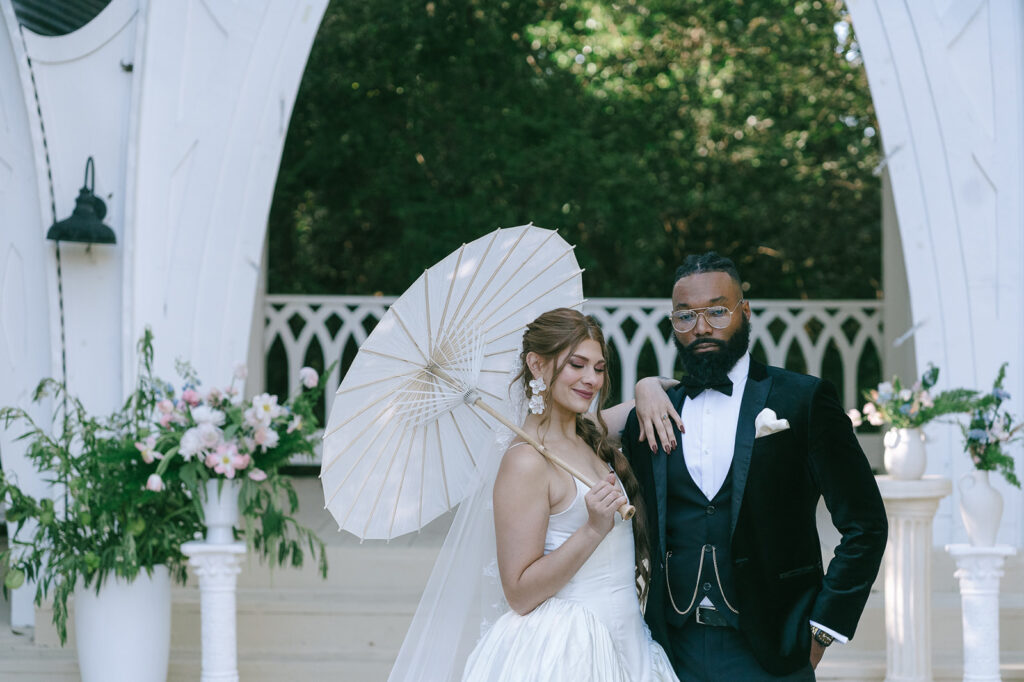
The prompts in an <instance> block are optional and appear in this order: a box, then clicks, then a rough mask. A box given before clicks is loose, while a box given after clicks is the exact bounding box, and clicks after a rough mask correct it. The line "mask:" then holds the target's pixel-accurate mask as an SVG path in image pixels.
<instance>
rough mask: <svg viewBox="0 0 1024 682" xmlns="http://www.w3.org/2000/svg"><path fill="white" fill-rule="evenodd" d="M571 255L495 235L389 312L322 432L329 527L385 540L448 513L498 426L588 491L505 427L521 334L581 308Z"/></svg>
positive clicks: (432, 273) (426, 279)
mask: <svg viewBox="0 0 1024 682" xmlns="http://www.w3.org/2000/svg"><path fill="white" fill-rule="evenodd" d="M573 248H574V247H572V246H570V245H569V244H567V243H566V242H565V241H564V240H563V239H562V238H561V237H559V236H558V234H557V232H555V231H552V230H545V229H542V228H539V227H535V226H533V225H523V226H520V227H513V228H508V229H502V230H496V231H495V232H492V233H490V234H488V235H485V236H484V237H481V238H480V239H477V240H476V241H473V242H471V243H469V244H464V245H463V246H462V247H461V248H460V249H458V250H457V251H455V252H454V253H452V254H451V255H449V256H448V257H447V258H445V259H444V260H442V261H441V262H440V263H438V264H436V265H434V266H433V267H431V268H430V269H428V270H426V271H425V272H424V273H423V275H422V276H420V278H419V279H417V280H416V282H415V283H413V285H412V286H411V287H410V288H409V289H408V290H407V291H406V292H405V293H404V294H402V296H401V297H400V298H399V299H398V300H397V301H395V303H394V304H393V305H392V306H391V307H390V308H389V309H388V311H387V312H386V313H385V314H384V316H383V317H382V318H381V320H380V322H378V323H377V326H376V327H375V328H374V330H373V332H372V333H371V334H370V336H369V337H367V339H366V341H365V342H364V343H363V345H362V346H361V347H360V349H359V352H358V353H357V354H356V357H355V359H354V360H353V362H352V365H351V367H350V368H349V370H348V372H347V373H346V374H345V378H344V380H343V381H342V382H341V385H340V386H339V387H338V392H337V395H336V397H335V399H334V404H333V406H332V407H331V414H330V418H329V419H328V421H327V428H326V429H325V431H324V447H323V464H322V468H321V472H320V478H321V479H322V482H323V486H324V499H325V500H326V503H327V504H326V506H327V509H329V510H330V512H331V514H333V515H334V518H335V519H336V520H337V521H338V524H339V528H341V529H344V530H346V531H348V532H350V533H352V534H354V535H356V536H358V537H360V538H363V539H371V538H372V539H389V538H393V537H397V536H399V535H403V534H405V533H408V532H411V531H414V530H418V529H420V528H422V527H423V526H424V525H426V524H427V523H429V522H430V521H432V520H433V519H435V518H437V517H438V516H440V515H441V514H443V513H444V512H446V511H448V510H449V509H451V508H452V507H454V506H455V505H456V504H458V503H459V502H460V501H461V500H462V499H463V498H464V497H465V495H466V494H467V493H468V492H469V491H470V490H471V487H472V485H473V483H474V481H475V480H476V470H477V462H476V459H475V458H476V457H477V456H478V455H479V454H480V453H486V452H487V451H488V447H489V446H490V444H491V443H492V442H493V440H494V430H495V429H496V428H499V427H498V424H499V423H500V424H504V425H505V426H507V427H508V428H510V429H512V430H513V431H516V432H517V433H518V434H519V435H520V436H522V437H524V438H526V439H527V440H529V441H530V442H531V444H533V445H534V447H537V449H538V450H540V451H541V452H542V453H544V454H545V456H548V457H549V458H550V459H552V461H554V462H555V463H556V464H559V466H562V467H563V468H565V469H566V470H567V471H569V473H571V474H573V475H574V476H576V477H577V478H580V479H581V480H583V481H584V482H585V483H587V484H588V485H592V483H590V482H589V481H587V479H586V478H585V477H583V476H582V475H581V474H580V473H579V472H577V471H575V470H573V469H572V468H570V467H568V466H566V465H565V464H564V463H562V462H560V461H558V460H557V458H556V457H554V456H553V455H551V453H549V452H547V451H546V449H544V448H543V446H541V445H540V444H539V443H536V442H535V441H533V439H532V438H529V436H527V434H525V433H524V432H522V430H521V429H519V428H518V426H517V425H514V424H512V423H511V422H510V421H509V420H508V419H507V418H506V417H505V415H506V414H509V413H510V412H511V411H510V409H509V405H508V401H509V390H508V388H509V387H508V381H509V371H510V370H511V368H512V365H513V363H514V362H515V359H516V357H517V355H518V354H519V352H520V342H521V339H522V334H523V331H524V329H525V328H526V325H527V324H528V323H529V322H531V321H532V320H533V319H535V318H536V317H538V316H539V315H540V314H541V313H543V312H545V311H547V310H551V309H553V308H559V307H567V308H572V307H579V306H580V305H581V304H582V302H583V284H582V277H581V275H582V272H583V271H582V270H581V269H580V267H579V265H578V264H577V263H576V258H575V256H574V255H573ZM627 513H628V512H627ZM627 518H628V516H627Z"/></svg>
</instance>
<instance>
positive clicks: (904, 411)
mask: <svg viewBox="0 0 1024 682" xmlns="http://www.w3.org/2000/svg"><path fill="white" fill-rule="evenodd" d="M900 412H901V413H902V414H910V405H900Z"/></svg>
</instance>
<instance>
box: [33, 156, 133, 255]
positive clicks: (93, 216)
mask: <svg viewBox="0 0 1024 682" xmlns="http://www.w3.org/2000/svg"><path fill="white" fill-rule="evenodd" d="M90 171H92V178H91V180H92V181H91V183H90V177H89V172H90ZM95 185H96V169H95V167H94V166H93V160H92V157H91V156H90V157H89V160H88V161H86V162H85V182H84V183H83V185H82V189H80V190H79V191H78V198H77V199H76V200H75V210H74V211H73V212H72V213H71V217H70V218H65V219H64V220H60V221H58V222H56V223H54V224H53V225H52V226H51V227H50V229H49V231H48V232H47V233H46V238H47V239H52V240H54V241H58V242H82V243H87V244H115V243H117V239H116V237H115V236H114V231H113V230H112V229H110V228H109V227H107V226H106V225H104V224H103V218H104V216H106V215H107V205H106V204H105V203H103V200H102V199H100V198H99V197H98V196H96V195H95V194H93V188H94V187H95Z"/></svg>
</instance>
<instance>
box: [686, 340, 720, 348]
mask: <svg viewBox="0 0 1024 682" xmlns="http://www.w3.org/2000/svg"><path fill="white" fill-rule="evenodd" d="M701 346H714V347H716V348H717V349H718V350H725V348H726V346H727V344H726V342H725V341H721V340H719V339H701V340H700V341H694V342H693V343H691V344H690V345H688V346H687V347H686V350H695V349H697V348H700V347H701Z"/></svg>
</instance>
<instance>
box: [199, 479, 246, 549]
mask: <svg viewBox="0 0 1024 682" xmlns="http://www.w3.org/2000/svg"><path fill="white" fill-rule="evenodd" d="M241 487H242V482H241V481H239V480H238V479H216V478H211V479H210V480H208V481H207V482H206V490H205V491H204V492H205V495H204V497H203V515H204V516H205V517H206V542H207V544H211V545H226V544H229V543H232V542H234V541H235V534H234V532H233V531H232V529H233V528H234V527H235V526H236V525H237V524H238V491H239V490H240V489H241Z"/></svg>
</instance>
